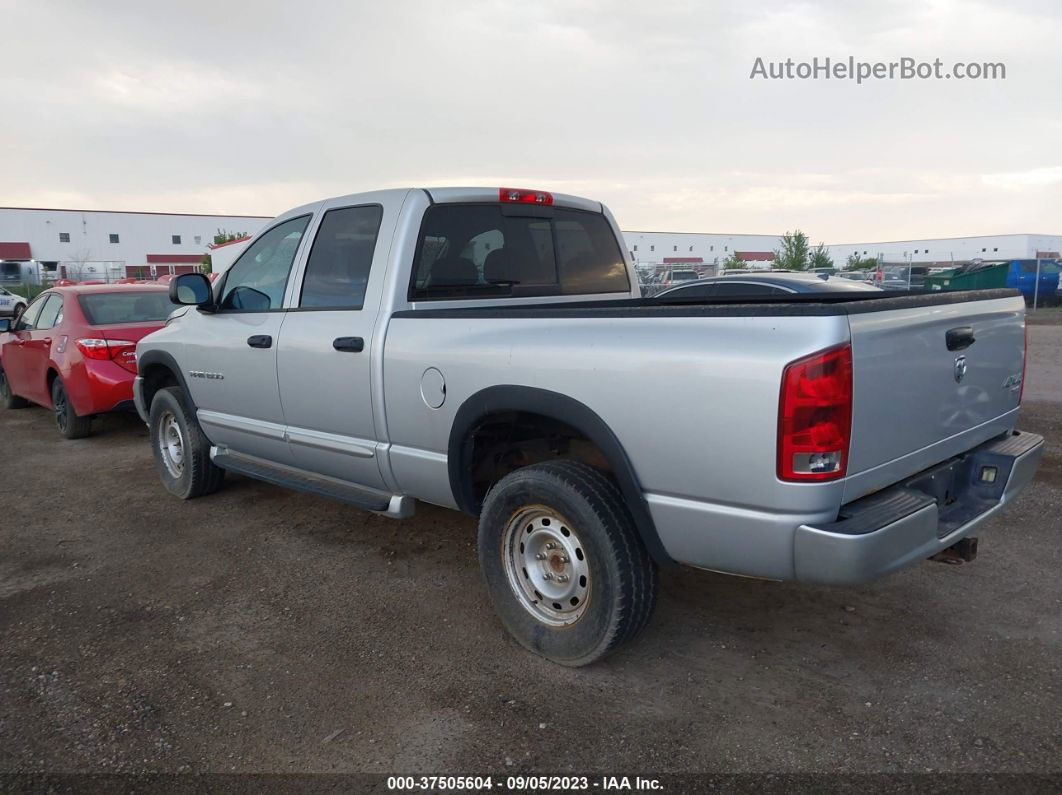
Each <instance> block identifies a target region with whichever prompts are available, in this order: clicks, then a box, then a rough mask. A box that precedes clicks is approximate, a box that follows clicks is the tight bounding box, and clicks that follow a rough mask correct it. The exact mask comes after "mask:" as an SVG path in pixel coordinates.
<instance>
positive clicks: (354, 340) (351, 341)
mask: <svg viewBox="0 0 1062 795" xmlns="http://www.w3.org/2000/svg"><path fill="white" fill-rule="evenodd" d="M332 347H333V348H335V349H336V350H337V351H343V352H345V353H361V352H362V351H363V350H365V340H363V339H362V338H361V337H336V338H335V339H334V340H332Z"/></svg>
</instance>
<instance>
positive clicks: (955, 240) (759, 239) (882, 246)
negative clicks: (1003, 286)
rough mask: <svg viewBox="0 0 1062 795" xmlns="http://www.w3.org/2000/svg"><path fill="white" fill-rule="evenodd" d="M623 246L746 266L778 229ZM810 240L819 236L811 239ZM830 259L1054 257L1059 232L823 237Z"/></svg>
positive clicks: (677, 259)
mask: <svg viewBox="0 0 1062 795" xmlns="http://www.w3.org/2000/svg"><path fill="white" fill-rule="evenodd" d="M623 237H624V239H625V240H626V243H627V248H628V250H630V252H631V256H632V257H633V258H634V262H635V264H636V265H638V266H639V267H641V268H643V269H648V268H655V269H656V270H664V269H669V268H673V267H676V266H677V267H695V268H696V267H702V266H703V268H704V269H706V270H713V269H715V268H717V267H718V266H720V265H721V264H722V263H723V262H724V260H726V259H727V258H728V257H730V255H731V253H736V254H737V255H738V257H739V258H740V259H742V260H744V261H745V262H746V263H747V264H748V266H749V267H752V268H755V267H762V268H767V267H770V264H771V260H773V259H774V251H775V250H777V249H779V248H780V247H781V244H782V241H781V237H780V236H778V235H728V234H710V233H699V232H624V233H623ZM810 242H811V245H812V246H815V245H817V244H818V241H817V240H815V239H812V240H811V241H810ZM826 249H827V250H828V251H829V254H830V257H831V258H832V259H833V263H834V265H835V266H836V267H838V268H843V267H844V266H845V263H847V261H848V258H849V256H851V255H852V254H856V255H857V256H859V257H860V258H861V259H868V258H871V257H873V258H876V259H880V260H881V261H882V262H885V263H895V264H912V265H928V266H950V265H952V264H955V265H961V264H964V263H969V262H974V261H977V260H983V261H985V262H991V261H994V260H999V261H1006V260H1014V259H1037V258H1042V259H1059V258H1060V257H1062V235H1031V234H1018V235H977V236H973V237H952V238H934V239H925V240H892V241H885V242H881V241H879V242H873V243H827V244H826Z"/></svg>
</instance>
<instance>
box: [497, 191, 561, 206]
mask: <svg viewBox="0 0 1062 795" xmlns="http://www.w3.org/2000/svg"><path fill="white" fill-rule="evenodd" d="M498 201H500V202H515V203H516V204H553V194H552V193H546V191H544V190H525V189H524V188H498Z"/></svg>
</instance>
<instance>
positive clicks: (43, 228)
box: [0, 207, 269, 281]
mask: <svg viewBox="0 0 1062 795" xmlns="http://www.w3.org/2000/svg"><path fill="white" fill-rule="evenodd" d="M268 220H269V219H268V218H266V217H261V216H253V215H197V214H191V213H144V212H120V211H119V212H114V211H102V210H53V209H37V208H26V207H3V208H0V260H3V263H2V264H0V279H4V280H7V281H18V280H23V279H26V278H27V277H28V278H29V279H30V280H37V279H39V278H40V274H41V273H43V274H45V275H46V277H47V276H51V277H53V278H68V279H74V280H77V281H88V280H103V281H115V280H116V279H119V278H124V277H135V278H155V277H156V276H160V275H162V274H164V273H181V272H186V271H190V270H192V269H194V268H196V267H198V265H199V264H200V263H201V262H202V261H203V255H204V254H206V253H208V246H209V245H210V244H211V243H213V241H214V235H215V234H217V233H218V232H219V231H226V232H229V233H232V234H237V235H239V234H244V233H246V234H254V233H255V232H257V231H258V230H259V229H261V227H262V225H263V224H265V222H266V221H268Z"/></svg>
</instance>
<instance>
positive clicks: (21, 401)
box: [0, 368, 29, 409]
mask: <svg viewBox="0 0 1062 795" xmlns="http://www.w3.org/2000/svg"><path fill="white" fill-rule="evenodd" d="M0 403H2V404H3V405H4V408H5V409H24V408H26V406H28V405H29V401H28V400H26V399H25V398H20V397H19V396H18V395H15V394H13V393H12V392H11V384H10V383H8V380H7V373H5V372H4V370H3V368H0Z"/></svg>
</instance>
